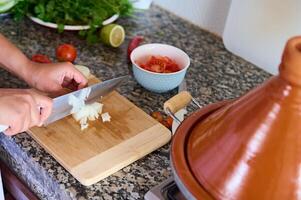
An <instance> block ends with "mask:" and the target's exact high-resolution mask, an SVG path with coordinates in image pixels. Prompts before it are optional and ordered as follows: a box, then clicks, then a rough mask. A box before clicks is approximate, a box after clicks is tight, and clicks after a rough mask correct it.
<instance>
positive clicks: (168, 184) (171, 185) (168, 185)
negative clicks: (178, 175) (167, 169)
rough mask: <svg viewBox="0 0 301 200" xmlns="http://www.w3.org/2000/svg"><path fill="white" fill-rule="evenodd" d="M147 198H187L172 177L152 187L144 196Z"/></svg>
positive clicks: (177, 199)
mask: <svg viewBox="0 0 301 200" xmlns="http://www.w3.org/2000/svg"><path fill="white" fill-rule="evenodd" d="M144 199H145V200H185V197H184V196H183V195H182V193H181V192H180V190H179V188H178V187H177V185H176V183H175V182H174V180H173V179H172V178H169V179H167V180H166V181H164V182H163V183H161V184H160V185H158V186H156V187H154V188H152V189H151V190H150V191H148V192H147V193H146V195H145V196H144Z"/></svg>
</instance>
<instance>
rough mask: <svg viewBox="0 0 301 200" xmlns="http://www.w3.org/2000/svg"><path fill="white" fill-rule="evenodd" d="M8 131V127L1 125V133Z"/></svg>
mask: <svg viewBox="0 0 301 200" xmlns="http://www.w3.org/2000/svg"><path fill="white" fill-rule="evenodd" d="M6 129H8V126H7V125H2V124H0V132H4V131H6Z"/></svg>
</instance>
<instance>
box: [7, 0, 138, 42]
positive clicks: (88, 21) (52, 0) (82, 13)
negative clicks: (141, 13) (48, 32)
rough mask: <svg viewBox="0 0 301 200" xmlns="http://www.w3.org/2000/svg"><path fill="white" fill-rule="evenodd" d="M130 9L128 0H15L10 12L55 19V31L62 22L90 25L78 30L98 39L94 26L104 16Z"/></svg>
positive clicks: (128, 12)
mask: <svg viewBox="0 0 301 200" xmlns="http://www.w3.org/2000/svg"><path fill="white" fill-rule="evenodd" d="M132 11H133V7H132V4H131V2H130V1H129V0H18V3H17V4H16V5H15V7H14V8H13V10H12V13H13V15H14V18H15V19H16V20H20V19H22V18H23V17H24V16H26V15H30V16H34V17H37V18H39V19H41V20H43V21H46V22H52V23H56V24H58V30H59V32H62V31H63V30H64V25H90V27H91V28H90V29H89V30H88V31H80V32H79V33H80V35H82V36H85V37H86V38H87V40H88V42H90V43H93V42H96V41H98V37H97V36H96V30H97V28H99V27H101V26H102V22H103V21H104V20H105V19H107V18H109V17H111V16H113V15H114V14H119V15H120V16H129V15H131V13H132Z"/></svg>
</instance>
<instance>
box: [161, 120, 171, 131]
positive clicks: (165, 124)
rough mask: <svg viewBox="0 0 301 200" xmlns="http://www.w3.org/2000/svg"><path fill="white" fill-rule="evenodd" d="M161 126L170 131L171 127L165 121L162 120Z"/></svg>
mask: <svg viewBox="0 0 301 200" xmlns="http://www.w3.org/2000/svg"><path fill="white" fill-rule="evenodd" d="M161 124H163V125H164V126H165V127H166V128H168V129H171V126H170V125H169V124H168V122H167V121H166V120H163V121H162V122H161Z"/></svg>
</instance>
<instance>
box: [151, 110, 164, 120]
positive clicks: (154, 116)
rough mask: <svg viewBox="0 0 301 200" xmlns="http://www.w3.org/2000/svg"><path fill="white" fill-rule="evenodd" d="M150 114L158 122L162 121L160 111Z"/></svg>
mask: <svg viewBox="0 0 301 200" xmlns="http://www.w3.org/2000/svg"><path fill="white" fill-rule="evenodd" d="M151 116H152V117H153V118H154V119H156V120H157V121H158V122H162V121H163V115H162V113H161V112H159V111H156V112H152V114H151Z"/></svg>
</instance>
